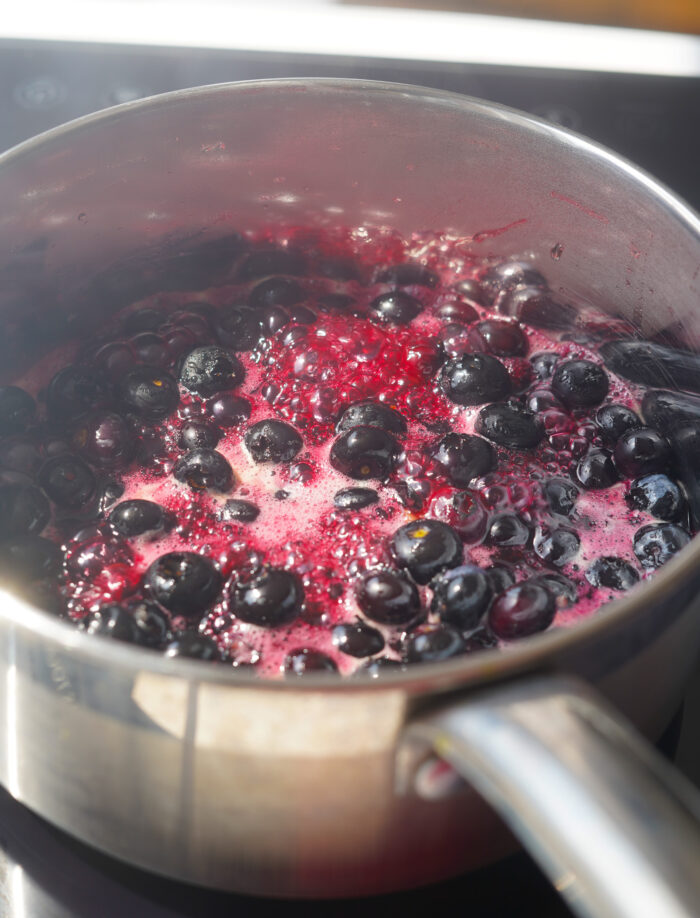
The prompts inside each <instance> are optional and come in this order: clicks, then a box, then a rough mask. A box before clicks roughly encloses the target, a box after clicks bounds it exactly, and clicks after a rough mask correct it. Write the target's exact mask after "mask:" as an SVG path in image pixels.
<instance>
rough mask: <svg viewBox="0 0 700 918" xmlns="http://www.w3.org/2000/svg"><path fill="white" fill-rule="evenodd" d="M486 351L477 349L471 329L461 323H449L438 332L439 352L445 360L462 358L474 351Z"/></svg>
mask: <svg viewBox="0 0 700 918" xmlns="http://www.w3.org/2000/svg"><path fill="white" fill-rule="evenodd" d="M475 349H476V350H484V348H480V347H477V348H475V347H474V345H473V344H472V341H471V338H470V335H469V329H468V328H467V327H466V326H465V325H460V324H459V322H449V323H448V324H447V325H443V327H442V328H441V329H440V331H439V332H438V337H437V350H438V352H439V353H440V354H441V355H443V358H448V357H461V356H462V355H463V354H466V353H468V352H471V351H473V350H475Z"/></svg>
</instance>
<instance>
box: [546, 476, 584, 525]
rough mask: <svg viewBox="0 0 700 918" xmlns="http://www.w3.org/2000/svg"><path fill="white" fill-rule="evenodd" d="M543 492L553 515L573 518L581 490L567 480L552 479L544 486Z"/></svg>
mask: <svg viewBox="0 0 700 918" xmlns="http://www.w3.org/2000/svg"><path fill="white" fill-rule="evenodd" d="M542 492H543V494H544V497H545V500H546V501H547V504H548V506H549V509H550V510H551V511H552V513H556V514H557V516H571V513H572V511H573V509H574V507H575V505H576V498H577V497H578V495H579V490H578V488H577V487H576V485H575V484H574V483H573V482H571V481H568V480H567V479H566V478H550V479H548V480H547V481H545V482H544V483H543V484H542Z"/></svg>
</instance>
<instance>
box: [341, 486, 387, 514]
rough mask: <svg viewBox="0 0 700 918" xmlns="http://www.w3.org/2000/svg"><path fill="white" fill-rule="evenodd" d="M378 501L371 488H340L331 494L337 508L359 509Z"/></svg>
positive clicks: (375, 493) (377, 496)
mask: <svg viewBox="0 0 700 918" xmlns="http://www.w3.org/2000/svg"><path fill="white" fill-rule="evenodd" d="M378 501H379V495H378V494H377V492H376V491H375V490H374V489H373V488H342V489H341V490H340V491H336V492H335V494H334V495H333V504H334V506H335V507H336V508H337V509H338V510H361V509H362V508H363V507H370V506H371V505H372V504H376V503H377V502H378Z"/></svg>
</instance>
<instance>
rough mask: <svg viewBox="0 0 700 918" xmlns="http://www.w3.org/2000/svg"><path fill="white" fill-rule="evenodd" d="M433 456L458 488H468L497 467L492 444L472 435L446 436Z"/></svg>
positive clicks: (433, 452)
mask: <svg viewBox="0 0 700 918" xmlns="http://www.w3.org/2000/svg"><path fill="white" fill-rule="evenodd" d="M431 456H432V458H433V459H434V460H435V462H436V463H437V464H438V465H439V466H440V467H441V468H442V469H443V471H444V472H445V474H446V477H447V480H448V481H449V483H450V484H451V485H454V486H455V487H456V488H464V487H466V486H467V485H468V484H469V483H470V482H471V481H473V480H474V479H475V478H481V476H482V475H486V474H487V473H488V472H490V471H491V470H492V469H493V468H495V466H496V452H495V450H494V448H493V447H492V446H491V444H490V443H487V442H486V440H483V439H482V438H481V437H475V436H472V435H471V434H458V433H448V434H446V435H445V436H444V437H443V438H442V439H441V440H440V441H439V443H438V444H437V445H436V446H435V447H434V448H433V449H432V450H431Z"/></svg>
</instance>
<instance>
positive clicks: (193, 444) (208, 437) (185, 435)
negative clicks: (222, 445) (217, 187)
mask: <svg viewBox="0 0 700 918" xmlns="http://www.w3.org/2000/svg"><path fill="white" fill-rule="evenodd" d="M221 437H222V433H221V431H220V430H219V428H218V427H217V426H216V424H211V423H210V422H209V421H187V423H186V424H183V425H182V428H181V430H180V435H179V436H178V438H177V445H178V446H179V447H180V449H201V448H202V447H206V448H207V449H214V447H215V446H216V445H217V443H218V442H219V440H220V439H221Z"/></svg>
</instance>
